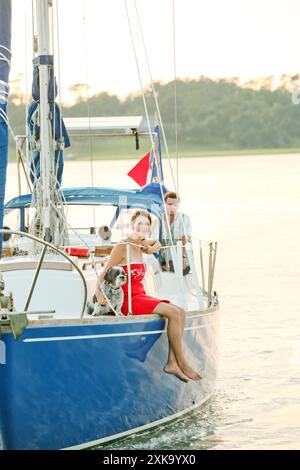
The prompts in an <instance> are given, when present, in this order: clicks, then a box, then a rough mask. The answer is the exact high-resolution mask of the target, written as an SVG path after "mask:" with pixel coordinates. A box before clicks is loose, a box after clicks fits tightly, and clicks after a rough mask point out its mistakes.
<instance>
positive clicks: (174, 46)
mask: <svg viewBox="0 0 300 470" xmlns="http://www.w3.org/2000/svg"><path fill="white" fill-rule="evenodd" d="M173 63H174V120H175V154H176V192H177V193H179V181H178V174H179V171H178V170H179V168H178V163H179V161H178V116H177V70H176V69H177V64H176V17H175V0H173Z"/></svg>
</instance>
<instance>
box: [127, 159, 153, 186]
mask: <svg viewBox="0 0 300 470" xmlns="http://www.w3.org/2000/svg"><path fill="white" fill-rule="evenodd" d="M150 153H151V152H148V153H147V155H145V156H144V157H143V158H141V160H140V161H139V162H138V163H137V164H136V165H135V166H134V167H133V168H132V169H131V170H130V171H129V173H127V175H128V176H130V178H132V179H133V180H134V181H135V182H136V183H137V184H139V185H140V186H145V184H146V183H147V175H148V171H149V160H150Z"/></svg>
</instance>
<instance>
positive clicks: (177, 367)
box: [95, 210, 201, 382]
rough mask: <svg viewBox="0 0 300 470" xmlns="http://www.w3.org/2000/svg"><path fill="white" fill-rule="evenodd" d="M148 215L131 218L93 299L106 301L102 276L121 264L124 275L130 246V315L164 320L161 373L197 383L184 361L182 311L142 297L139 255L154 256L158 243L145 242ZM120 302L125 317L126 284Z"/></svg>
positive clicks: (197, 377)
mask: <svg viewBox="0 0 300 470" xmlns="http://www.w3.org/2000/svg"><path fill="white" fill-rule="evenodd" d="M151 223H152V220H151V216H150V214H149V213H148V212H146V211H142V210H138V211H136V212H135V213H134V214H133V216H132V218H131V233H130V235H129V236H128V237H127V238H126V239H125V240H123V241H121V242H119V243H118V244H117V245H116V246H115V247H114V248H113V250H112V252H111V254H110V257H109V259H108V260H107V262H106V264H105V266H104V268H103V271H102V272H101V274H100V276H99V282H98V283H97V287H96V293H95V294H96V298H97V301H98V302H99V304H105V303H106V302H107V300H106V298H105V296H104V295H103V293H102V292H101V290H100V288H99V286H101V285H102V283H103V280H104V277H105V274H106V273H107V272H108V270H109V269H110V268H112V267H113V266H117V265H122V266H123V268H124V270H125V273H126V274H127V256H126V253H127V251H126V245H127V243H130V274H131V303H132V313H133V315H144V314H151V313H154V314H158V315H161V316H163V317H164V318H166V319H167V320H168V327H167V334H168V340H169V356H168V361H167V364H166V366H165V367H164V372H166V373H167V374H173V375H175V376H176V377H177V378H178V379H180V380H182V381H184V382H187V381H188V380H189V379H191V380H200V379H201V376H200V375H199V374H198V373H197V372H196V371H195V370H193V369H192V367H190V365H189V364H188V363H187V361H186V360H185V357H184V354H183V349H182V336H183V332H184V324H185V311H184V310H183V309H182V308H181V307H178V306H177V305H174V304H172V303H171V302H170V301H169V300H161V299H156V298H154V297H151V296H149V295H147V294H146V292H145V289H144V286H143V284H142V280H143V278H144V276H145V270H146V265H145V263H144V261H143V253H147V254H151V253H157V252H158V251H159V250H160V243H159V242H158V241H154V240H146V237H147V234H148V233H149V232H150V229H151ZM122 289H123V292H124V302H123V306H122V313H123V314H124V315H127V314H128V284H127V282H126V283H125V284H124V285H123V286H122Z"/></svg>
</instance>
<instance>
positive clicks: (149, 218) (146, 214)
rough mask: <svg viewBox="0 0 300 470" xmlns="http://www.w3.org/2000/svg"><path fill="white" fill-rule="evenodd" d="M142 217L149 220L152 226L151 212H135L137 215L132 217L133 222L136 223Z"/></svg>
mask: <svg viewBox="0 0 300 470" xmlns="http://www.w3.org/2000/svg"><path fill="white" fill-rule="evenodd" d="M140 215H141V216H143V217H146V218H148V220H149V222H150V225H151V224H152V219H151V215H150V214H149V212H147V211H143V210H138V211H135V213H134V214H133V216H132V217H131V222H134V221H135V220H136V219H137V218H138V217H140Z"/></svg>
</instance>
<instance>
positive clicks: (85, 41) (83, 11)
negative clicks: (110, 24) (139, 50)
mask: <svg viewBox="0 0 300 470" xmlns="http://www.w3.org/2000/svg"><path fill="white" fill-rule="evenodd" d="M81 9H82V19H83V42H84V53H85V66H86V67H85V68H86V102H87V111H88V121H89V130H90V132H91V110H90V96H89V69H88V65H89V64H88V48H87V28H86V13H85V8H84V2H83V0H81ZM89 149H90V166H91V183H92V187H94V166H93V143H92V136H91V133H89ZM93 226H94V227H95V226H96V214H95V207H94V206H93Z"/></svg>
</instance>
